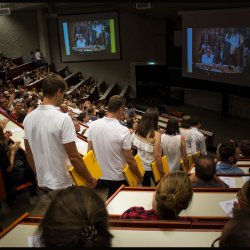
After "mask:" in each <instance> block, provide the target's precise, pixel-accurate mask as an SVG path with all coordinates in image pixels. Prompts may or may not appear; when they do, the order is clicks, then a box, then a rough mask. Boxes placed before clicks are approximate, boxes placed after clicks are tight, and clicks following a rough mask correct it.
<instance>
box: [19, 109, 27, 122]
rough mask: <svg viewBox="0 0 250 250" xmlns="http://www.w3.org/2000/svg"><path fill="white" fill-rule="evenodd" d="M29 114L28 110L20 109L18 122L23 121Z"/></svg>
mask: <svg viewBox="0 0 250 250" xmlns="http://www.w3.org/2000/svg"><path fill="white" fill-rule="evenodd" d="M26 115H27V111H26V110H20V111H18V112H17V120H16V121H17V122H18V123H23V120H24V118H25V117H26Z"/></svg>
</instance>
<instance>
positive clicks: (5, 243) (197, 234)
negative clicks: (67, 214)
mask: <svg viewBox="0 0 250 250" xmlns="http://www.w3.org/2000/svg"><path fill="white" fill-rule="evenodd" d="M40 221H41V218H39V217H37V218H34V219H32V217H31V218H29V217H28V213H26V214H24V215H23V216H21V217H20V218H19V219H18V220H16V221H15V222H14V223H12V225H11V226H10V227H9V229H8V231H6V232H4V233H2V234H1V239H0V247H27V246H28V237H29V236H34V235H35V234H36V230H37V227H38V225H39V223H40ZM110 232H111V234H112V235H113V239H112V247H210V246H211V244H212V242H213V241H214V240H215V239H216V238H218V237H219V236H220V235H221V229H173V228H157V227H156V228H129V227H126V228H122V227H116V226H111V227H110ZM180 239H181V240H180Z"/></svg>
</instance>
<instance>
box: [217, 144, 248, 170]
mask: <svg viewBox="0 0 250 250" xmlns="http://www.w3.org/2000/svg"><path fill="white" fill-rule="evenodd" d="M218 151H219V158H220V161H219V162H218V163H217V164H216V173H217V174H218V173H220V174H244V171H243V170H242V169H240V168H238V167H237V166H236V165H234V164H236V162H237V161H238V158H239V153H240V152H239V146H238V144H237V143H236V142H224V143H222V144H221V145H220V147H219V149H218Z"/></svg>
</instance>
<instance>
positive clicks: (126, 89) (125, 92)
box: [119, 85, 130, 98]
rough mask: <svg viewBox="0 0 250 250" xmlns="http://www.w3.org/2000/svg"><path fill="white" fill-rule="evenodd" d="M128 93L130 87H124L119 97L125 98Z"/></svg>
mask: <svg viewBox="0 0 250 250" xmlns="http://www.w3.org/2000/svg"><path fill="white" fill-rule="evenodd" d="M129 91H130V85H126V86H124V87H123V89H122V90H121V92H120V94H119V95H120V96H122V97H124V98H126V97H128V94H129Z"/></svg>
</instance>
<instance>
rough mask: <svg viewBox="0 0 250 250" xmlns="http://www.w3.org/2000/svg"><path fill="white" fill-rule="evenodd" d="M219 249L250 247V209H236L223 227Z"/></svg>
mask: <svg viewBox="0 0 250 250" xmlns="http://www.w3.org/2000/svg"><path fill="white" fill-rule="evenodd" d="M219 247H232V248H233V247H235V248H238V247H250V208H249V207H246V208H243V209H234V210H233V218H231V219H230V220H229V221H228V222H227V224H226V225H225V226H224V227H223V230H222V234H221V237H220V241H219Z"/></svg>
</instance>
